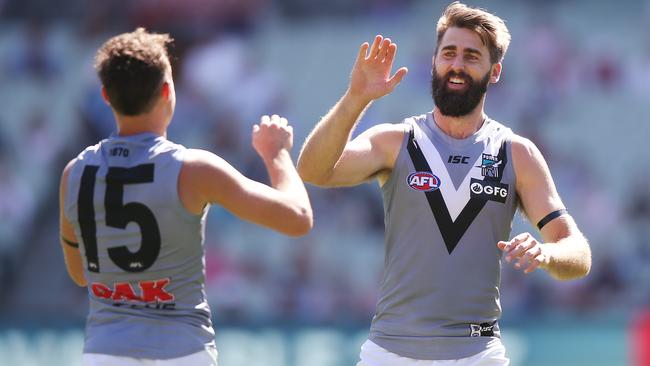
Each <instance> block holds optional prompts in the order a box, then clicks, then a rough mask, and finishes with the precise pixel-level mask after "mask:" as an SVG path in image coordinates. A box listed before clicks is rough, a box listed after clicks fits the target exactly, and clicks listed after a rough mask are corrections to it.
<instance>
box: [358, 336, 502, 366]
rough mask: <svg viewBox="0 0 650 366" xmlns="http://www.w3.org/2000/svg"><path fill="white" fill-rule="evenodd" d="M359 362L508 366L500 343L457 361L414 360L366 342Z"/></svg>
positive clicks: (404, 365) (366, 364) (406, 365)
mask: <svg viewBox="0 0 650 366" xmlns="http://www.w3.org/2000/svg"><path fill="white" fill-rule="evenodd" d="M360 358H361V361H359V363H357V366H508V365H509V364H510V360H509V359H508V358H507V357H506V348H505V347H504V346H503V344H502V343H500V342H499V344H498V345H495V346H493V347H490V348H488V349H486V350H485V351H483V352H480V353H478V354H475V355H474V356H470V357H466V358H461V359H458V360H416V359H413V358H408V357H402V356H400V355H396V354H394V353H392V352H390V351H388V350H386V349H385V348H382V347H380V346H378V345H377V344H376V343H374V342H372V341H370V340H367V341H366V342H365V343H364V344H363V345H362V346H361V353H360Z"/></svg>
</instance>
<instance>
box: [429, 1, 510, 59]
mask: <svg viewBox="0 0 650 366" xmlns="http://www.w3.org/2000/svg"><path fill="white" fill-rule="evenodd" d="M451 27H458V28H466V29H469V30H471V31H474V32H476V34H478V36H479V37H481V41H483V44H484V45H486V46H487V48H488V49H489V50H490V62H492V63H493V64H496V63H498V62H501V61H503V56H504V55H505V54H506V51H507V50H508V45H510V32H509V31H508V27H506V23H505V22H504V21H503V19H501V18H499V17H498V16H496V15H494V14H491V13H489V12H487V11H486V10H483V9H480V8H471V7H469V6H467V5H465V4H462V3H460V2H458V1H454V2H453V3H451V4H449V6H447V8H446V9H445V11H444V13H443V14H442V16H441V17H440V19H439V20H438V25H437V27H436V31H437V33H438V45H440V41H441V40H442V37H443V36H444V35H445V32H447V29H449V28H451ZM437 51H438V46H436V53H437Z"/></svg>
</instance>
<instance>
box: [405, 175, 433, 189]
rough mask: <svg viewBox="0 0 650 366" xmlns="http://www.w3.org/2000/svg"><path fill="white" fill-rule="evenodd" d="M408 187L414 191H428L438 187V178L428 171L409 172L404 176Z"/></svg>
mask: <svg viewBox="0 0 650 366" xmlns="http://www.w3.org/2000/svg"><path fill="white" fill-rule="evenodd" d="M406 183H408V185H409V187H411V188H412V189H414V190H416V191H422V192H428V191H433V190H436V189H438V188H440V178H438V177H436V176H435V175H433V174H431V173H429V172H415V173H411V174H410V175H409V176H408V178H406Z"/></svg>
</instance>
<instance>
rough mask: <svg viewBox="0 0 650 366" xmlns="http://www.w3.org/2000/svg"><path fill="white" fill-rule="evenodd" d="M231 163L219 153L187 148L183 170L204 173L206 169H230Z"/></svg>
mask: <svg viewBox="0 0 650 366" xmlns="http://www.w3.org/2000/svg"><path fill="white" fill-rule="evenodd" d="M228 167H229V164H228V163H227V162H226V160H224V159H223V158H222V157H220V156H219V155H217V154H215V153H213V152H211V151H208V150H203V149H186V150H185V151H184V154H183V171H185V172H186V173H195V174H202V173H204V172H205V171H206V170H209V171H214V170H224V169H228Z"/></svg>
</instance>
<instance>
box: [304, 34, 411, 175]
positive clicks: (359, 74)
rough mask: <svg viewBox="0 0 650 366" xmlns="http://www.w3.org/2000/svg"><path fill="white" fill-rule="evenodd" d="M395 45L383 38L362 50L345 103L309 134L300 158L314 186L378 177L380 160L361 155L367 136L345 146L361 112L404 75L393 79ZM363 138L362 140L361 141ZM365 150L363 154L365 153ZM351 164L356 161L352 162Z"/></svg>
mask: <svg viewBox="0 0 650 366" xmlns="http://www.w3.org/2000/svg"><path fill="white" fill-rule="evenodd" d="M396 52H397V45H396V44H395V43H393V42H391V40H390V39H388V38H386V39H384V38H383V37H382V36H381V35H378V36H376V37H375V40H374V41H373V43H372V46H369V45H368V43H364V44H362V45H361V48H360V49H359V53H358V55H357V59H356V61H355V63H354V66H353V68H352V72H351V74H350V84H349V86H348V90H347V91H346V93H345V94H344V95H343V97H342V98H341V99H340V100H339V101H338V102H337V103H336V105H334V107H333V108H332V109H331V110H330V111H329V113H327V115H325V117H323V118H322V119H321V121H320V122H319V123H318V124H317V125H316V127H315V128H314V130H313V131H312V132H311V133H310V134H309V136H308V137H307V140H306V141H305V144H304V146H303V148H302V151H301V152H300V157H299V158H298V171H299V172H300V176H301V177H302V178H303V179H304V180H305V181H306V182H309V183H312V184H315V185H318V186H341V185H355V184H359V183H361V182H363V181H365V180H367V179H368V178H370V177H372V176H374V175H375V174H377V173H378V171H379V170H380V169H382V166H378V165H376V163H377V162H380V163H381V160H383V159H381V158H377V157H374V156H373V157H372V158H371V159H368V160H366V159H367V156H366V155H364V154H359V151H368V148H369V146H368V143H369V142H372V141H371V140H372V139H369V137H370V136H365V137H363V138H361V139H360V140H359V141H358V143H357V144H356V146H354V145H350V144H349V143H348V141H349V139H350V135H351V133H352V130H353V128H354V126H355V125H356V123H357V121H358V120H359V118H360V117H361V115H362V114H363V111H364V110H365V109H366V108H367V107H368V106H369V105H370V103H371V102H372V101H373V100H375V99H378V98H381V97H382V96H384V95H386V94H388V93H390V92H391V91H393V89H394V88H395V87H396V86H397V84H399V83H400V81H401V80H402V78H403V77H404V75H406V73H407V71H408V70H407V69H406V68H405V67H402V68H400V69H399V70H397V72H396V73H395V74H394V75H393V76H391V70H392V67H393V62H394V60H395V54H396ZM360 137H361V136H360ZM364 149H365V150H364ZM352 160H354V161H352Z"/></svg>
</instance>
